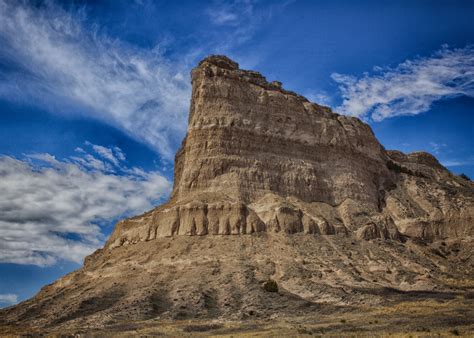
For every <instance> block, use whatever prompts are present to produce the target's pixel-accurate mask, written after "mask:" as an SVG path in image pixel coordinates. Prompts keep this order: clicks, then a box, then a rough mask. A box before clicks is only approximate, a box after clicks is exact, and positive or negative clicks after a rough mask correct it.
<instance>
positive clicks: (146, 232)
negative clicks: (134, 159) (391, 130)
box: [107, 56, 474, 248]
mask: <svg viewBox="0 0 474 338" xmlns="http://www.w3.org/2000/svg"><path fill="white" fill-rule="evenodd" d="M192 85H193V86H192V88H193V91H192V99H191V109H190V114H189V127H188V133H187V135H186V138H185V139H184V141H183V144H182V146H181V148H180V150H179V151H178V153H177V155H176V160H175V175H174V176H175V177H174V188H173V193H172V198H171V199H170V201H169V202H168V203H166V204H165V205H163V206H161V207H159V208H157V209H155V210H153V211H151V212H148V213H146V214H144V215H142V216H138V217H134V218H132V219H129V220H124V221H122V222H120V223H119V224H117V227H116V229H115V231H114V233H113V235H112V236H111V238H110V240H109V241H108V243H107V248H114V247H117V246H121V245H125V244H133V243H137V242H139V241H148V240H153V239H155V238H157V237H167V236H179V235H190V236H202V235H245V234H252V233H254V232H262V231H263V232H265V231H269V232H284V233H288V234H293V233H298V232H304V233H311V234H323V235H330V234H348V233H351V232H354V233H356V234H357V236H359V237H360V238H364V239H373V238H384V239H387V238H390V239H400V238H402V236H403V235H406V236H412V237H413V236H414V237H419V238H423V239H434V238H445V237H453V238H455V237H459V236H466V235H472V234H473V231H474V227H473V226H472V224H473V219H474V194H473V188H472V184H471V183H470V182H468V181H466V180H464V179H462V178H459V177H456V176H454V175H452V174H451V173H449V171H448V170H446V169H445V168H444V167H443V166H441V165H440V164H439V162H438V161H437V160H436V159H435V158H434V157H433V156H431V155H430V154H427V153H413V154H409V155H404V154H403V153H400V152H396V151H388V152H387V151H386V150H385V149H384V148H383V146H381V145H380V143H379V142H378V141H377V139H376V138H375V136H374V134H373V132H372V130H371V128H370V127H369V126H368V125H367V124H365V123H363V122H362V121H360V120H359V119H357V118H354V117H349V116H342V115H338V114H336V113H333V112H332V111H331V110H330V109H329V108H327V107H323V106H320V105H318V104H316V103H311V102H309V101H308V100H307V99H306V98H304V97H302V96H300V95H297V94H295V93H293V92H290V91H287V90H285V89H283V88H282V85H281V83H279V82H268V81H267V80H266V79H265V78H264V77H263V76H262V75H261V74H260V73H257V72H254V71H247V70H242V69H239V66H238V64H237V63H235V62H233V61H232V60H230V59H228V58H226V57H223V56H211V57H208V58H206V59H204V60H203V61H201V63H200V64H199V66H198V67H196V68H195V69H194V70H193V71H192Z"/></svg>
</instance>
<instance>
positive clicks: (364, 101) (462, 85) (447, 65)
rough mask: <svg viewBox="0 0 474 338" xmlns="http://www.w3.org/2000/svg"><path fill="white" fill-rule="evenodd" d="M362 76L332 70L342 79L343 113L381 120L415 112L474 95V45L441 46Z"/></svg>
mask: <svg viewBox="0 0 474 338" xmlns="http://www.w3.org/2000/svg"><path fill="white" fill-rule="evenodd" d="M374 70H375V73H374V74H372V75H369V74H364V76H362V77H361V78H356V77H354V76H349V75H342V74H337V73H335V74H332V78H333V79H334V80H335V81H336V82H337V83H339V85H340V87H339V88H340V90H341V93H342V98H343V102H342V104H341V105H340V106H339V107H337V108H336V110H338V111H339V112H341V113H344V114H347V115H353V116H357V117H361V118H369V119H373V120H375V121H380V120H383V119H385V118H389V117H393V116H399V115H416V114H419V113H422V112H425V111H427V110H429V109H430V107H431V105H432V104H433V102H436V101H438V100H442V99H447V98H453V97H457V96H462V95H465V96H470V97H473V96H474V46H472V45H469V46H466V47H465V48H457V49H449V47H448V46H443V48H442V49H441V50H439V51H438V52H436V53H435V54H433V55H431V56H430V57H420V58H417V59H414V60H407V61H405V62H403V63H402V64H400V65H398V66H397V67H395V68H380V67H376V68H375V69H374Z"/></svg>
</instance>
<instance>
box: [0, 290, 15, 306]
mask: <svg viewBox="0 0 474 338" xmlns="http://www.w3.org/2000/svg"><path fill="white" fill-rule="evenodd" d="M16 303H18V295H15V294H12V293H4V294H0V304H2V305H13V304H16Z"/></svg>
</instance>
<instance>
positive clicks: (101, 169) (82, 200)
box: [0, 144, 171, 266]
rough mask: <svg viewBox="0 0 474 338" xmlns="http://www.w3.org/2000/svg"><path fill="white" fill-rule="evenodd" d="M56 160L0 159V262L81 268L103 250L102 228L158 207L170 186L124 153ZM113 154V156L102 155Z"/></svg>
mask: <svg viewBox="0 0 474 338" xmlns="http://www.w3.org/2000/svg"><path fill="white" fill-rule="evenodd" d="M86 146H87V148H91V150H92V153H89V152H87V151H85V150H84V149H82V148H81V149H78V155H77V156H72V157H70V158H67V159H65V160H62V161H60V160H57V159H56V158H54V156H51V155H49V154H33V155H29V156H27V157H26V158H25V159H22V160H21V159H16V158H13V157H7V156H3V157H0V191H2V194H0V262H2V263H16V264H34V265H39V266H47V265H52V264H55V263H56V262H57V261H58V260H62V259H63V260H67V261H73V262H77V263H80V262H81V261H82V259H83V257H84V256H86V255H87V254H90V253H91V252H92V251H93V250H95V249H96V248H98V247H99V246H101V245H102V244H103V241H104V235H103V234H102V232H101V225H103V224H108V222H110V221H111V220H114V219H117V218H119V217H123V216H125V215H133V214H137V213H140V212H143V211H145V210H148V209H150V208H152V206H153V205H155V204H157V203H158V202H159V201H160V200H161V199H163V198H164V197H166V196H167V195H168V194H169V192H170V189H171V183H170V182H169V181H168V180H167V179H166V178H164V177H163V176H162V175H161V174H160V173H158V172H145V171H143V170H142V169H140V168H137V167H128V166H126V165H125V158H124V156H123V153H122V152H121V150H120V149H118V148H113V149H112V148H106V147H102V146H97V145H93V144H88V145H86ZM104 149H105V150H107V151H104Z"/></svg>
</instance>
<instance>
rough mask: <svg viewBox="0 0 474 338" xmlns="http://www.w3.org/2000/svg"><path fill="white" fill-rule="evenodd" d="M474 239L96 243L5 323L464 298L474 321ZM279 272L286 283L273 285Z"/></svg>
mask: <svg viewBox="0 0 474 338" xmlns="http://www.w3.org/2000/svg"><path fill="white" fill-rule="evenodd" d="M473 248H474V246H473V242H472V241H469V240H455V241H443V242H437V243H432V244H430V245H426V244H423V243H418V242H413V241H411V240H408V241H407V242H406V243H403V244H402V243H400V242H398V241H392V240H385V241H383V240H375V241H360V240H357V239H355V238H351V237H347V236H326V235H320V236H314V235H305V234H303V233H301V234H294V235H291V236H288V235H284V234H275V233H255V234H252V235H246V236H176V237H172V238H158V239H155V240H152V241H145V242H140V243H139V244H137V245H128V246H121V247H117V248H115V249H113V250H105V251H98V252H96V253H95V254H94V255H93V256H90V257H89V258H88V259H87V261H86V264H85V266H84V267H83V268H82V269H80V270H78V271H76V272H73V273H71V274H69V275H67V276H66V277H64V278H62V279H60V280H58V281H57V282H55V283H54V284H52V285H49V286H46V287H44V288H43V289H42V290H41V292H40V293H39V294H38V295H37V296H36V297H35V298H33V299H31V300H29V301H26V302H23V303H21V304H19V305H17V306H16V307H12V308H9V309H5V310H1V312H0V314H1V316H0V327H2V326H3V327H4V330H6V331H7V332H8V330H13V331H12V332H17V331H16V330H20V331H21V332H29V331H28V330H32V329H34V328H42V329H40V330H42V331H41V332H48V330H51V332H69V331H68V330H79V332H80V330H92V329H94V328H95V329H105V328H111V329H112V328H115V330H120V327H122V328H123V327H127V326H126V325H130V323H141V324H140V325H145V326H146V325H147V324H146V323H150V321H151V322H154V323H155V322H156V321H164V322H166V321H168V320H183V319H186V320H188V319H189V320H191V319H192V320H198V321H199V320H202V321H204V322H206V321H207V320H210V319H220V320H224V321H233V320H234V321H235V320H238V321H241V320H244V321H247V320H265V319H269V318H273V319H275V318H282V319H285V320H287V321H290V322H291V321H296V322H298V320H302V318H306V319H304V320H305V321H317V320H318V319H319V318H320V317H321V316H332V315H333V316H336V318H339V316H342V317H341V318H347V316H350V315H351V313H357V312H361V311H362V312H363V311H367V312H369V311H375V309H381V308H384V307H394V308H396V307H397V306H399V305H398V304H404V303H405V302H409V303H411V304H412V305H410V306H414V304H417V302H435V304H438V305H436V306H437V307H440V306H444V305H445V304H444V303H446V304H448V303H450V302H453V301H455V300H456V299H461V302H465V304H466V305H467V304H470V306H471V310H470V311H465V312H464V313H458V314H457V315H456V316H457V317H456V318H455V320H456V321H457V325H468V324H469V323H471V324H473V323H472V318H473V317H472V316H473V315H474V313H473V310H472V309H474V306H472V305H474V300H473V299H472V298H473V297H472V292H474V282H473V281H474V278H473V277H474V274H473V268H474V259H473V257H472V254H471V252H472V249H473ZM269 280H272V281H275V282H276V284H277V286H278V291H277V292H269V291H268V290H267V289H266V288H265V287H264V285H265V283H266V282H268V281H269ZM459 297H461V298H459ZM463 299H464V300H463ZM443 304H444V305H443ZM392 311H393V310H392ZM298 318H300V319H298ZM451 320H453V319H452V318H451ZM127 323H128V324H127ZM124 325H125V326H124ZM436 325H439V326H440V327H443V326H446V325H448V326H449V324H448V323H447V322H442V321H440V322H439V323H438V324H436ZM22 330H24V331H22ZM71 332H74V331H71Z"/></svg>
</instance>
